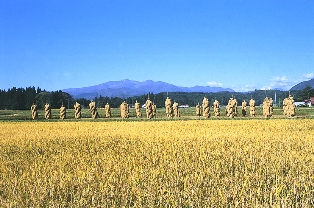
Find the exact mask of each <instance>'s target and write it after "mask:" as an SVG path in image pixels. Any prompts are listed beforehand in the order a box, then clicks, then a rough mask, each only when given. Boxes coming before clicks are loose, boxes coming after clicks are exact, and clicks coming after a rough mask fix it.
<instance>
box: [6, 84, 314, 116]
mask: <svg viewBox="0 0 314 208" xmlns="http://www.w3.org/2000/svg"><path fill="white" fill-rule="evenodd" d="M289 93H290V94H291V95H292V96H293V97H294V100H295V101H304V100H306V99H308V98H309V97H310V96H314V89H312V88H311V87H309V86H308V87H306V88H304V89H303V90H298V91H291V92H289V91H280V90H255V91H251V92H245V93H242V92H217V93H203V92H190V93H188V92H169V93H167V92H162V93H158V94H154V93H149V94H144V95H140V96H133V97H128V98H126V99H122V98H119V97H103V96H99V97H95V98H94V99H93V100H94V101H95V102H96V105H97V107H98V108H99V107H102V108H103V107H104V106H105V104H106V103H109V104H110V106H111V107H112V108H118V107H119V106H120V104H121V103H122V102H123V101H126V102H127V103H128V104H129V105H131V106H132V105H134V104H135V102H136V101H138V102H139V103H140V104H141V105H143V104H144V103H145V102H146V100H147V99H148V98H150V100H151V101H152V102H153V103H154V104H155V105H156V106H157V107H158V108H161V107H164V106H165V100H166V98H167V97H170V98H171V100H172V102H174V101H176V102H177V103H179V105H181V104H187V105H189V106H196V105H197V104H198V103H201V102H202V100H203V98H204V97H206V98H208V99H209V100H210V103H211V105H212V104H213V102H214V101H215V100H218V102H219V103H220V105H227V104H228V101H229V99H230V98H231V97H233V98H235V99H237V101H238V102H239V103H240V102H242V101H243V100H246V101H249V100H250V99H251V98H253V99H254V100H255V101H256V105H261V104H262V103H263V101H264V99H265V97H269V98H272V99H273V100H274V101H275V102H274V104H277V106H282V101H283V99H284V98H286V97H288V96H289ZM33 102H34V103H35V104H36V105H37V106H38V108H39V109H43V108H44V106H45V104H46V103H49V104H50V106H51V108H60V106H61V104H62V103H63V104H64V106H65V107H66V108H73V105H74V103H75V102H78V103H80V104H81V105H82V107H83V108H84V107H85V108H86V107H88V104H89V103H90V100H88V99H85V98H78V99H74V98H73V97H72V96H71V95H70V94H68V93H66V92H62V91H61V90H58V91H52V92H49V91H46V90H42V89H41V88H40V87H37V88H35V87H26V88H25V89H24V88H16V87H13V88H11V89H8V90H0V109H2V110H4V109H8V110H11V109H12V110H23V109H30V106H31V105H32V103H33Z"/></svg>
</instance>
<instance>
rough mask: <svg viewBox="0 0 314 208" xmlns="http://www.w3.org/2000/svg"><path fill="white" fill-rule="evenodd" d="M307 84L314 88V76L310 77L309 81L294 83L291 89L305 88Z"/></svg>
mask: <svg viewBox="0 0 314 208" xmlns="http://www.w3.org/2000/svg"><path fill="white" fill-rule="evenodd" d="M307 86H310V87H311V88H314V78H313V79H310V80H308V81H303V82H300V83H299V84H296V85H294V86H293V87H292V88H291V89H290V90H291V91H293V90H303V89H304V88H306V87H307Z"/></svg>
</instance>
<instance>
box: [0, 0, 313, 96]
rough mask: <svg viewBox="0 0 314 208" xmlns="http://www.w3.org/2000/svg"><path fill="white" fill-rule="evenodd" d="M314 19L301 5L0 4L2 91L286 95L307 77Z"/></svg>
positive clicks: (268, 0) (307, 4) (236, 0)
mask: <svg viewBox="0 0 314 208" xmlns="http://www.w3.org/2000/svg"><path fill="white" fill-rule="evenodd" d="M313 20H314V1H305V0H295V1H290V0H285V1H281V0H259V1H257V0H247V1H244V0H232V1H224V0H217V1H210V0H206V1H197V0H193V1H192V0H191V1H184V0H180V1H179V0H177V1H175V0H167V1H165V0H132V1H131V0H125V1H119V0H115V1H107V0H90V1H78V0H75V1H72V0H68V1H53V0H52V1H42V0H37V1H35V0H28V1H22V0H21V1H19V0H10V1H8V0H0V70H1V74H0V89H8V88H12V87H28V86H35V87H37V86H39V87H41V88H43V89H46V90H59V89H66V88H76V87H86V86H92V85H96V84H101V83H104V82H108V81H118V80H122V79H131V80H136V81H145V80H154V81H164V82H168V83H171V84H175V85H178V86H188V87H191V86H195V85H201V86H208V85H209V86H220V87H226V88H232V89H234V90H236V91H248V90H254V89H269V88H281V89H285V90H287V89H290V88H291V87H292V86H293V85H295V84H297V83H299V82H301V81H305V80H309V79H311V78H314V21H313Z"/></svg>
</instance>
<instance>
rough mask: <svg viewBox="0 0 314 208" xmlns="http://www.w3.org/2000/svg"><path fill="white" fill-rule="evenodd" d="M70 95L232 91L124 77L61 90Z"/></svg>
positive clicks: (88, 97) (83, 96) (134, 94)
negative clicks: (118, 79)
mask: <svg viewBox="0 0 314 208" xmlns="http://www.w3.org/2000/svg"><path fill="white" fill-rule="evenodd" d="M62 91H63V92H67V93H69V94H70V95H72V96H73V97H74V98H86V99H93V98H95V97H99V96H100V95H101V96H103V97H119V98H127V97H133V96H139V95H143V94H148V93H154V94H157V93H160V92H205V93H209V92H222V91H228V92H234V90H232V89H230V88H222V87H210V86H195V87H178V86H176V85H173V84H169V83H166V82H161V81H157V82H155V81H152V80H147V81H144V82H139V81H134V80H128V79H124V80H121V81H110V82H106V83H103V84H99V85H95V86H90V87H83V88H69V89H64V90H62Z"/></svg>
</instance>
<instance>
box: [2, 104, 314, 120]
mask: <svg viewBox="0 0 314 208" xmlns="http://www.w3.org/2000/svg"><path fill="white" fill-rule="evenodd" d="M238 112H239V114H238V116H237V117H235V119H263V118H264V117H263V115H262V108H261V107H256V113H257V116H256V117H254V118H252V117H250V116H249V111H248V112H247V116H246V117H243V116H242V115H241V108H240V107H238ZM59 113H60V111H59V109H52V119H51V120H60V117H59ZM98 113H99V115H100V118H99V119H97V121H108V120H121V117H120V110H119V109H118V108H112V109H111V113H112V118H110V119H107V118H105V111H104V109H103V108H98ZM210 113H211V118H210V119H228V117H226V115H225V108H222V109H221V116H219V117H215V116H213V115H214V113H213V108H211V112H210ZM180 115H181V118H179V119H182V120H189V119H204V118H203V117H200V118H199V117H197V116H195V108H193V107H192V108H184V109H180ZM129 116H130V118H129V119H128V120H130V121H134V120H140V121H141V120H144V119H146V112H145V109H142V119H137V118H136V113H135V109H132V108H131V109H130V115H129ZM66 117H67V119H66V120H67V121H74V120H75V121H77V120H76V119H75V118H74V110H73V109H67V115H66ZM313 117H314V109H313V108H305V107H304V108H297V110H296V116H295V118H313ZM90 118H91V114H90V112H89V109H82V119H81V120H82V121H85V120H87V121H90ZM272 118H273V119H274V118H287V117H286V116H284V115H283V110H282V109H281V108H274V114H273V116H272ZM164 119H168V118H166V115H165V108H158V109H157V118H156V119H154V120H164ZM174 119H178V118H174ZM10 120H14V121H29V120H32V118H31V111H30V110H0V121H10ZM37 120H41V121H43V120H45V112H44V110H38V119H37ZM168 120H169V119H168Z"/></svg>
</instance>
